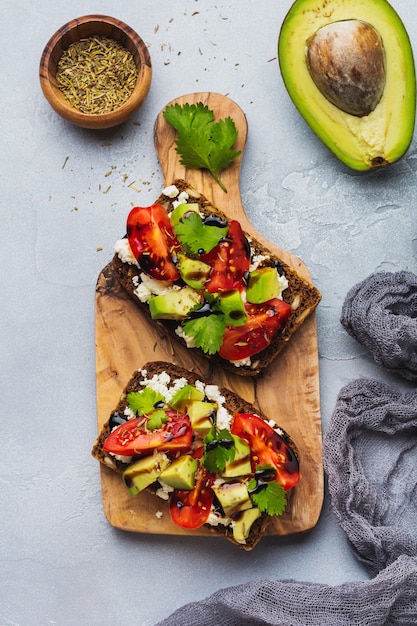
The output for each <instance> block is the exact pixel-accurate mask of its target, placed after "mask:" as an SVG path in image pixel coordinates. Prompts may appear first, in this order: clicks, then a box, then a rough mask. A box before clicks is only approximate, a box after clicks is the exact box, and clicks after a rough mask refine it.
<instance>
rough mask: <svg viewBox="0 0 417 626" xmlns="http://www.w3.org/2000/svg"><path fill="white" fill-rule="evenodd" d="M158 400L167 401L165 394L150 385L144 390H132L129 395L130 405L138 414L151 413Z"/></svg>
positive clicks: (128, 402) (128, 401)
mask: <svg viewBox="0 0 417 626" xmlns="http://www.w3.org/2000/svg"><path fill="white" fill-rule="evenodd" d="M158 402H165V398H164V396H163V395H162V394H161V393H159V392H157V391H154V390H153V389H150V388H149V387H145V389H143V390H142V391H132V392H131V393H129V394H128V395H127V404H128V407H129V409H130V410H131V411H133V412H134V413H136V415H145V414H146V413H150V412H151V411H153V410H154V409H155V405H156V404H157V403H158Z"/></svg>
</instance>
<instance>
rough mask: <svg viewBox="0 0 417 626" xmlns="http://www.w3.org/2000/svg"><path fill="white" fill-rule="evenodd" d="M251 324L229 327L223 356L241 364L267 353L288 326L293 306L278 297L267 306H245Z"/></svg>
mask: <svg viewBox="0 0 417 626" xmlns="http://www.w3.org/2000/svg"><path fill="white" fill-rule="evenodd" d="M245 309H246V314H247V316H248V321H247V322H246V324H244V325H243V326H228V327H227V328H226V330H225V332H224V335H223V343H222V346H221V348H220V350H219V355H220V356H221V357H222V358H223V359H226V360H227V361H240V360H241V359H246V358H248V357H250V356H252V355H254V354H257V353H258V352H260V351H261V350H264V348H266V347H267V346H269V344H270V343H271V341H272V340H273V338H274V337H275V335H277V334H278V333H279V332H280V331H281V330H282V329H283V327H284V326H285V323H286V321H287V320H288V318H289V316H290V313H291V307H290V305H289V304H287V303H286V302H284V301H283V300H280V299H279V298H274V299H273V300H268V302H264V303H263V304H250V303H249V302H247V303H246V304H245Z"/></svg>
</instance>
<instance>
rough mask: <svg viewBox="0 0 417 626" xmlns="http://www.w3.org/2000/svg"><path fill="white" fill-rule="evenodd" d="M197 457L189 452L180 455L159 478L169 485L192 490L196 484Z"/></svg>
mask: <svg viewBox="0 0 417 626" xmlns="http://www.w3.org/2000/svg"><path fill="white" fill-rule="evenodd" d="M196 471H197V459H194V458H193V457H192V456H190V455H189V454H185V455H183V456H180V457H178V459H175V461H173V462H172V463H171V465H169V466H168V467H167V468H166V469H165V470H163V471H162V472H161V474H160V476H159V478H160V479H161V480H162V481H163V482H164V483H165V484H166V485H168V486H169V487H173V488H174V489H185V490H188V491H190V490H191V489H193V488H194V486H195V473H196Z"/></svg>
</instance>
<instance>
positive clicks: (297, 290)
mask: <svg viewBox="0 0 417 626" xmlns="http://www.w3.org/2000/svg"><path fill="white" fill-rule="evenodd" d="M173 185H175V186H176V187H177V188H178V190H179V192H180V193H181V192H183V191H185V192H187V193H188V194H189V196H190V201H191V202H193V203H198V205H199V208H200V211H201V213H202V214H203V215H213V214H214V215H217V216H219V217H220V218H222V219H225V220H230V218H228V216H227V215H226V214H225V213H223V211H221V210H220V209H219V208H217V207H213V205H212V204H211V203H210V202H209V201H208V200H207V198H206V197H205V196H203V195H202V194H200V193H199V192H198V191H196V190H195V189H194V188H192V187H191V186H190V185H189V184H188V183H187V182H186V181H184V180H180V179H177V180H175V181H174V183H173ZM173 200H175V198H174V199H171V198H169V197H168V196H165V195H164V194H161V196H160V197H159V198H158V199H157V201H156V202H157V203H159V204H162V205H163V206H164V207H165V208H166V209H167V210H168V211H170V210H171V209H172V202H173ZM245 235H246V237H247V238H248V240H249V242H250V246H251V249H252V256H258V255H262V256H265V257H267V259H266V260H264V261H262V262H261V263H260V265H259V267H262V266H267V265H270V266H271V265H276V266H277V267H278V268H280V273H283V274H284V275H285V277H286V278H287V280H288V288H287V289H285V291H284V292H283V295H282V298H283V300H284V301H285V302H287V303H288V304H289V305H290V306H291V309H292V312H291V315H290V317H289V319H288V321H287V323H286V325H285V327H284V329H283V330H282V332H281V333H279V334H278V335H276V337H275V338H274V339H273V341H272V342H271V343H270V344H269V346H268V347H267V348H265V349H264V350H262V351H261V352H259V353H258V354H255V355H254V356H253V357H252V358H251V365H250V366H246V365H241V366H239V367H236V366H235V365H234V364H233V363H231V362H230V361H226V360H225V359H222V358H221V357H220V356H219V355H217V354H215V355H208V354H205V353H204V352H203V351H202V350H201V349H199V348H192V349H193V350H196V351H197V352H198V353H199V354H200V355H202V356H204V357H205V358H208V359H210V361H212V362H213V363H214V365H215V366H220V367H222V368H223V369H224V370H227V371H229V372H232V373H234V374H238V375H241V376H256V375H258V374H260V373H261V372H262V371H263V370H265V369H266V368H267V367H268V366H269V365H270V364H271V363H272V361H273V360H274V359H275V358H276V357H277V356H278V354H279V353H280V352H281V351H282V350H283V349H284V348H285V346H286V345H287V343H288V341H289V340H290V338H291V337H292V335H293V334H294V333H295V332H296V330H297V329H298V328H299V327H300V326H301V325H302V323H303V322H304V320H305V319H306V318H307V316H308V315H309V314H310V313H311V312H312V311H314V309H315V308H316V307H317V305H318V304H319V302H320V300H321V294H320V292H319V291H318V289H317V288H316V287H314V285H312V284H311V283H309V282H308V281H307V280H305V279H304V278H303V277H302V276H300V275H299V274H298V273H297V272H296V270H295V269H294V268H292V267H291V266H289V265H288V264H287V263H285V262H284V261H283V260H282V259H280V258H278V257H277V256H276V255H274V254H272V253H271V252H270V251H269V250H268V249H267V248H266V247H265V246H264V245H263V244H262V243H260V242H259V241H257V240H256V239H255V238H254V237H252V236H251V235H249V234H248V233H246V232H245ZM112 268H113V271H114V273H115V276H116V277H117V279H118V280H119V282H120V284H121V285H122V287H123V288H124V289H125V290H126V292H127V293H128V294H129V295H130V296H131V297H132V298H133V300H134V301H135V302H136V303H137V305H138V306H139V307H140V308H141V309H142V310H143V311H144V312H145V313H146V314H147V316H148V317H149V318H150V317H151V316H150V313H149V307H148V305H147V304H146V303H142V302H141V301H140V300H139V298H138V297H137V296H136V295H135V289H136V287H137V285H138V284H139V283H140V282H141V280H140V273H141V270H140V269H139V267H137V266H136V265H130V264H129V263H125V262H123V261H121V259H120V258H119V256H118V255H117V254H115V255H114V257H113V259H112ZM154 323H155V324H159V325H161V326H162V327H163V328H165V329H166V330H167V331H168V332H169V334H170V335H171V336H172V337H173V338H174V339H175V341H179V342H181V343H183V344H184V345H186V342H185V341H184V339H182V338H181V337H179V336H178V335H177V334H176V332H175V329H176V327H177V326H178V323H177V322H173V321H171V320H157V321H155V320H154Z"/></svg>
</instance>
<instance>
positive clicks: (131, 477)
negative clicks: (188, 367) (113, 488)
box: [123, 452, 169, 496]
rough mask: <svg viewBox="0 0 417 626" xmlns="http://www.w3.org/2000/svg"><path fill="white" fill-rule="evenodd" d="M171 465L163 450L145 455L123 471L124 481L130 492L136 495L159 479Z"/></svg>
mask: <svg viewBox="0 0 417 626" xmlns="http://www.w3.org/2000/svg"><path fill="white" fill-rule="evenodd" d="M168 465H169V460H168V457H167V456H166V455H165V454H163V453H162V452H157V453H156V454H153V455H151V456H145V457H143V458H141V459H139V460H138V461H135V462H134V463H131V464H130V465H129V467H127V469H125V471H124V472H123V482H124V484H125V485H126V487H127V489H128V491H129V493H130V494H131V495H132V496H135V495H136V494H137V493H139V492H140V491H143V490H144V489H146V487H149V485H151V484H152V483H153V482H155V480H157V479H158V477H159V475H160V473H161V472H162V471H163V470H164V469H165V468H166V467H167V466H168Z"/></svg>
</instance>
